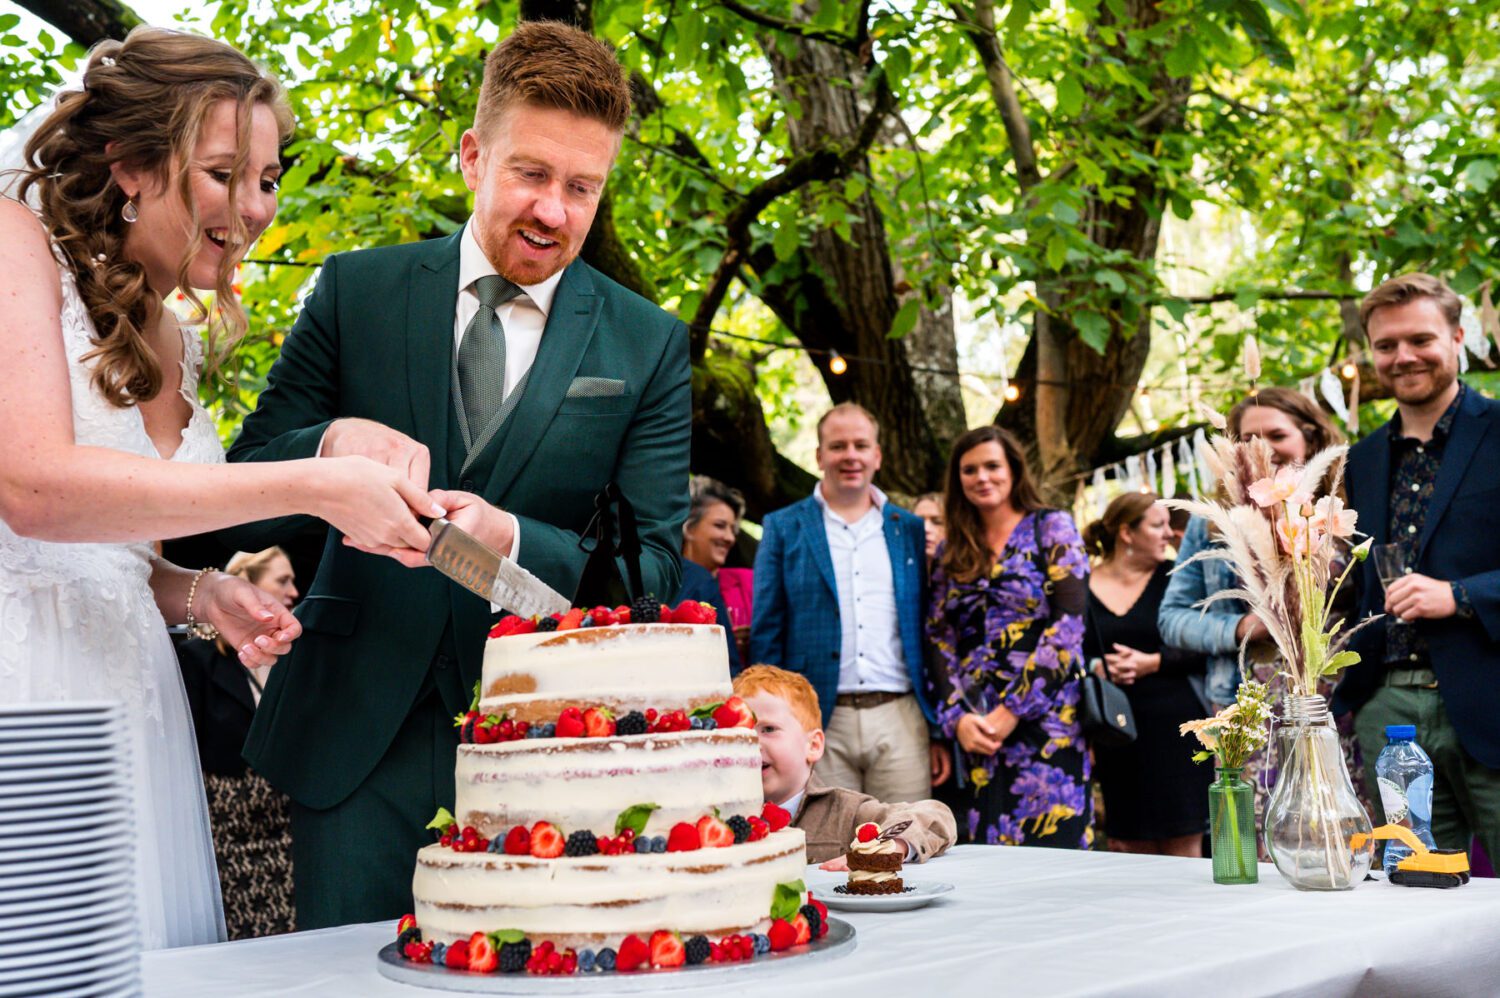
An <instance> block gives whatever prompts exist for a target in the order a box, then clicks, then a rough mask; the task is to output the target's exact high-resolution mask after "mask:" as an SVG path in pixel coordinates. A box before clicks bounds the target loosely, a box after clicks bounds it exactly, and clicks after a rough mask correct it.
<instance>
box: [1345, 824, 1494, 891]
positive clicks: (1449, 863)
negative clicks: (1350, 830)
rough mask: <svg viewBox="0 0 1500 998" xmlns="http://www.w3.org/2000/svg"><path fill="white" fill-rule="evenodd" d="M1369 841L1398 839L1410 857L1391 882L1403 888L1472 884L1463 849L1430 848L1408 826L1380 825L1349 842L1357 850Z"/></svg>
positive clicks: (1402, 864)
mask: <svg viewBox="0 0 1500 998" xmlns="http://www.w3.org/2000/svg"><path fill="white" fill-rule="evenodd" d="M1367 838H1371V839H1386V840H1390V839H1399V840H1401V842H1403V843H1405V844H1406V845H1407V846H1409V847H1410V848H1411V855H1410V856H1407V857H1406V858H1405V859H1403V860H1402V861H1401V862H1399V863H1397V864H1396V869H1395V870H1393V871H1392V872H1391V883H1393V884H1400V885H1401V886H1402V887H1461V886H1463V885H1464V884H1467V883H1468V882H1469V856H1468V854H1467V853H1465V852H1464V851H1463V850H1462V849H1429V848H1427V846H1426V845H1425V844H1424V843H1423V842H1422V840H1421V839H1419V838H1417V836H1416V833H1415V832H1413V831H1412V830H1411V829H1410V828H1407V827H1406V826H1405V825H1381V826H1380V827H1379V828H1377V829H1375V831H1374V832H1372V833H1371V834H1370V835H1368V836H1367V835H1365V833H1363V832H1360V833H1358V834H1357V835H1355V836H1354V837H1353V838H1352V839H1351V840H1350V842H1349V844H1350V846H1351V847H1352V848H1354V849H1356V850H1358V849H1360V848H1362V847H1363V846H1364V844H1365V840H1366V839H1367Z"/></svg>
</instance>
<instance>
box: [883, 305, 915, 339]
mask: <svg viewBox="0 0 1500 998" xmlns="http://www.w3.org/2000/svg"><path fill="white" fill-rule="evenodd" d="M921 314H922V299H921V298H919V297H917V296H912V297H911V298H908V299H906V301H904V302H902V303H901V307H900V308H899V309H897V310H896V317H895V318H894V319H892V320H891V331H890V332H889V333H887V334H886V336H887V338H889V339H893V340H899V339H900V338H901V337H903V336H905V335H906V334H907V333H909V332H911V331H912V330H913V329H915V328H916V325H917V318H918V317H919V316H920V315H921Z"/></svg>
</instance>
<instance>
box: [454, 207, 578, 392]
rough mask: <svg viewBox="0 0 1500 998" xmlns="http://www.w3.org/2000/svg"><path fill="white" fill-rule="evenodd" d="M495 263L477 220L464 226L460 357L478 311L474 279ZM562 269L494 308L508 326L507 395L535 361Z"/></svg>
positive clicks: (457, 329) (457, 332)
mask: <svg viewBox="0 0 1500 998" xmlns="http://www.w3.org/2000/svg"><path fill="white" fill-rule="evenodd" d="M495 272H496V271H495V265H494V264H492V263H490V261H489V257H487V256H485V255H484V250H482V249H480V248H479V241H478V240H477V239H475V238H474V220H473V219H472V218H471V219H469V221H468V222H467V223H466V224H465V225H464V234H463V235H462V236H460V237H459V240H458V312H457V314H456V315H455V316H454V318H453V350H454V355H455V356H457V351H458V348H459V346H461V345H462V344H463V341H464V330H465V329H467V328H468V327H469V323H470V322H472V321H473V319H474V313H475V312H478V311H479V295H478V294H477V293H476V292H475V290H474V282H475V281H477V280H479V279H480V278H481V277H488V276H490V275H491V274H494V273H495ZM561 280H562V271H560V270H559V271H558V272H557V273H555V274H553V275H552V276H551V277H549V278H547V279H546V280H545V281H543V282H542V283H540V284H529V285H528V284H523V285H521V286H520V287H521V291H522V294H520V295H518V296H516V297H515V298H512V299H511V300H510V301H508V302H506V303H505V304H504V305H501V306H500V307H499V308H497V309H495V314H496V315H497V316H499V317H500V325H502V326H504V327H505V394H506V395H507V396H508V395H510V393H511V391H512V390H513V389H514V388H515V387H516V385H517V383H519V382H520V380H521V378H522V377H523V376H524V375H525V374H526V372H527V371H529V370H531V365H532V363H533V362H534V361H535V360H536V351H537V348H538V347H539V346H541V344H542V330H543V329H544V328H545V327H546V325H547V316H548V314H550V313H551V311H552V297H553V295H555V294H557V285H558V282H560V281H561Z"/></svg>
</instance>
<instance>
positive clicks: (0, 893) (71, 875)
mask: <svg viewBox="0 0 1500 998" xmlns="http://www.w3.org/2000/svg"><path fill="white" fill-rule="evenodd" d="M79 860H85V861H84V862H80V861H79ZM19 865H21V864H10V863H7V864H6V865H5V866H4V867H3V868H0V897H3V898H8V897H10V894H9V893H8V892H9V891H12V890H16V889H18V888H21V887H36V886H38V885H41V884H75V883H79V882H80V881H93V880H95V879H103V878H104V877H107V876H114V875H117V874H124V873H126V872H128V871H129V867H128V866H126V865H125V864H124V863H97V862H87V857H76V858H71V859H64V860H56V861H53V862H52V864H51V865H50V866H38V864H35V863H27V864H25V865H26V867H27V869H26V870H25V871H24V872H23V871H20V870H17V869H15V867H16V866H19Z"/></svg>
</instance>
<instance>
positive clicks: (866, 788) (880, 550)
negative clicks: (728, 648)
mask: <svg viewBox="0 0 1500 998" xmlns="http://www.w3.org/2000/svg"><path fill="white" fill-rule="evenodd" d="M879 432H880V430H879V425H878V424H877V423H876V421H875V417H874V416H872V415H871V414H870V413H869V412H867V411H866V410H865V409H864V408H862V407H861V406H858V405H855V404H853V403H847V402H846V403H844V404H843V405H839V406H835V407H834V408H833V409H832V410H830V411H829V412H828V413H826V414H825V415H824V416H823V418H822V419H821V420H819V421H818V451H817V458H818V466H819V467H820V468H821V469H822V471H823V480H822V481H821V482H819V483H818V485H817V487H816V488H815V489H814V490H813V494H812V495H811V496H809V497H808V498H806V499H804V500H802V501H801V502H798V503H793V504H792V505H790V506H788V507H787V508H785V509H782V510H778V511H777V512H775V513H772V514H771V515H770V516H768V517H766V521H765V523H764V525H763V526H764V534H763V536H762V537H761V542H760V548H759V550H758V551H757V552H756V556H755V617H754V622H753V623H752V624H751V629H750V660H751V662H756V663H766V664H769V665H779V666H781V667H782V668H784V669H790V670H792V671H794V672H800V673H802V674H803V675H805V676H807V678H808V681H809V682H811V683H812V685H813V688H814V689H816V690H817V691H818V702H819V704H820V706H821V707H822V710H823V728H824V732H825V736H826V739H827V749H826V752H825V754H824V756H823V759H822V761H821V762H819V763H818V768H817V772H818V777H819V779H821V780H822V781H823V782H824V783H825V784H828V785H831V786H840V787H848V788H850V789H852V790H859V791H862V792H864V793H867V794H870V795H872V796H874V797H877V798H879V799H881V800H886V801H914V800H921V799H923V798H926V797H928V796H929V795H930V794H931V792H932V782H933V781H934V780H936V781H937V782H942V780H944V779H946V778H947V775H948V756H947V753H946V752H944V751H941V750H939V749H937V748H936V747H933V746H932V745H931V743H930V740H929V736H928V731H929V727H928V726H929V724H931V723H932V721H933V712H932V707H931V705H930V704H929V703H928V702H927V691H926V678H925V675H924V666H923V660H924V656H925V652H926V636H925V634H924V632H923V625H922V620H923V611H924V608H925V607H926V583H927V559H926V554H925V540H926V531H925V527H924V525H923V523H922V521H921V519H919V518H918V517H916V516H913V515H912V514H911V513H908V512H907V511H906V510H904V509H899V508H898V507H896V506H895V505H894V504H893V503H890V502H888V501H887V500H886V497H885V494H884V493H883V492H881V491H880V490H879V489H877V488H876V487H875V486H874V485H873V484H872V480H873V479H874V477H875V472H877V471H878V470H880V443H879Z"/></svg>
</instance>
